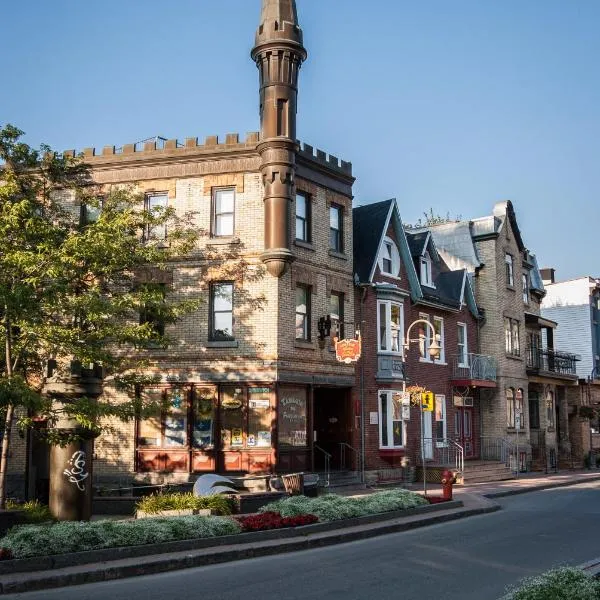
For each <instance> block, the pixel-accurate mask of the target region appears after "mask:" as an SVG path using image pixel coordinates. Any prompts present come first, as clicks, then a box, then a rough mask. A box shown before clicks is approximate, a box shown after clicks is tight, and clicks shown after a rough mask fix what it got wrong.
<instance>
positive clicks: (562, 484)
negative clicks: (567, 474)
mask: <svg viewBox="0 0 600 600" xmlns="http://www.w3.org/2000/svg"><path fill="white" fill-rule="evenodd" d="M588 481H600V475H591V476H589V477H581V478H579V479H571V480H570V481H549V482H548V483H543V484H540V485H536V486H531V487H526V488H513V489H512V490H501V491H499V492H488V493H483V494H481V495H482V496H484V497H485V498H490V499H494V498H504V497H506V496H517V495H518V494H528V493H529V492H540V491H542V490H550V489H552V488H560V487H569V486H571V485H579V484H580V483H587V482H588ZM469 492H470V493H477V491H476V490H469Z"/></svg>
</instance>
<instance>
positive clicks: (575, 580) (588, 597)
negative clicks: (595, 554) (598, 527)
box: [502, 567, 600, 600]
mask: <svg viewBox="0 0 600 600" xmlns="http://www.w3.org/2000/svg"><path fill="white" fill-rule="evenodd" d="M599 598H600V582H599V581H597V580H596V579H594V578H593V577H591V576H589V575H587V574H586V573H584V572H583V571H581V570H579V569H574V568H570V567H563V568H560V569H554V570H552V571H547V572H546V573H543V574H542V575H539V576H538V577H531V578H528V579H524V580H523V581H522V582H521V584H520V585H519V586H518V587H516V588H514V589H511V590H510V591H509V592H508V593H507V594H506V595H505V596H503V597H502V600H598V599H599Z"/></svg>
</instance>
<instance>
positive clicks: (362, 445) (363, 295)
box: [358, 283, 374, 483]
mask: <svg viewBox="0 0 600 600" xmlns="http://www.w3.org/2000/svg"><path fill="white" fill-rule="evenodd" d="M358 287H359V288H360V290H361V294H360V302H359V305H358V326H359V330H360V336H361V338H363V322H364V321H363V306H364V304H365V301H366V299H367V291H368V289H369V288H372V287H374V285H373V284H372V283H362V284H358ZM362 346H363V355H362V357H361V360H360V456H361V461H360V482H361V483H365V461H366V454H365V449H366V438H365V430H366V427H365V419H366V406H365V348H367V345H366V344H365V340H364V339H363V340H362Z"/></svg>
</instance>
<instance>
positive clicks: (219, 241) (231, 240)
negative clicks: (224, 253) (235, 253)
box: [206, 237, 240, 246]
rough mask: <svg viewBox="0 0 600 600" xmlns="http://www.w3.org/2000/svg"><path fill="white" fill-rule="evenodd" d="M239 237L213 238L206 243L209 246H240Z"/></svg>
mask: <svg viewBox="0 0 600 600" xmlns="http://www.w3.org/2000/svg"><path fill="white" fill-rule="evenodd" d="M239 243H240V238H238V237H213V238H210V239H209V240H208V242H206V245H207V246H230V245H231V244H239Z"/></svg>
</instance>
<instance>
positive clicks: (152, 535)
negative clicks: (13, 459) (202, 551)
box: [0, 516, 241, 558]
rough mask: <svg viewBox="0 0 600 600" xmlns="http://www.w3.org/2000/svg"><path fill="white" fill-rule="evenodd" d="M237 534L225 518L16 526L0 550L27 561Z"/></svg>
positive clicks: (235, 525)
mask: <svg viewBox="0 0 600 600" xmlns="http://www.w3.org/2000/svg"><path fill="white" fill-rule="evenodd" d="M240 531H241V527H240V525H239V524H238V523H237V522H236V521H235V520H234V519H230V518H228V517H199V516H189V517H169V518H150V519H140V520H138V521H92V522H89V523H88V522H83V521H82V522H76V521H65V522H62V523H54V524H49V525H17V526H16V527H13V528H12V529H11V530H10V531H9V532H8V533H7V534H6V536H5V537H4V538H2V539H0V548H8V549H9V550H11V552H12V553H13V555H14V557H15V558H27V557H29V556H43V555H48V554H62V553H65V552H81V551H83V550H97V549H100V548H117V547H119V546H137V545H141V544H157V543H160V542H171V541H175V540H187V539H198V538H210V537H217V536H220V535H233V534H236V533H239V532H240Z"/></svg>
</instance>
